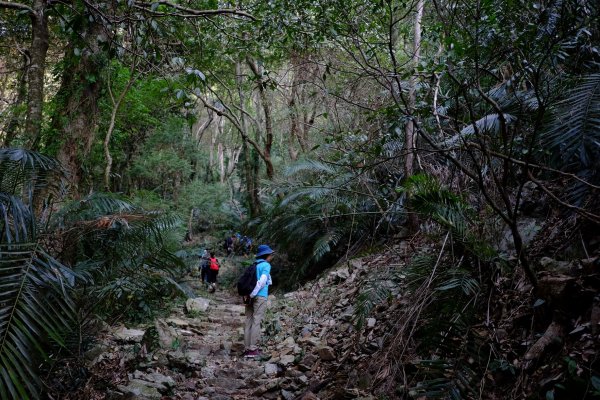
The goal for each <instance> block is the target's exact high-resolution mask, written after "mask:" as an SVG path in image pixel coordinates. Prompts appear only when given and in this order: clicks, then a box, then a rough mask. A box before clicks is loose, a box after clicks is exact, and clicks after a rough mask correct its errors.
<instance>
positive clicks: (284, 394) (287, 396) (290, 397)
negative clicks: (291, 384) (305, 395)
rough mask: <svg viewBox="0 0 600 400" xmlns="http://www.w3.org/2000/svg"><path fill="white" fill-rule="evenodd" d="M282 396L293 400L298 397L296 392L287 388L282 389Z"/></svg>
mask: <svg viewBox="0 0 600 400" xmlns="http://www.w3.org/2000/svg"><path fill="white" fill-rule="evenodd" d="M281 396H282V397H283V398H284V399H285V400H292V399H294V398H295V397H296V396H295V395H294V393H292V392H289V391H287V390H285V389H283V390H282V391H281Z"/></svg>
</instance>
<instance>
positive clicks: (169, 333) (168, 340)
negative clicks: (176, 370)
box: [154, 319, 179, 349]
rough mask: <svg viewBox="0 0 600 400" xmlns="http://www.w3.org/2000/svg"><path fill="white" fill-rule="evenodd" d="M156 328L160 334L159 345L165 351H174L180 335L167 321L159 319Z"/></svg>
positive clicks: (155, 322)
mask: <svg viewBox="0 0 600 400" xmlns="http://www.w3.org/2000/svg"><path fill="white" fill-rule="evenodd" d="M154 326H155V327H156V331H157V332H158V344H159V345H160V347H161V348H163V349H173V348H175V347H176V345H177V343H178V340H179V339H178V335H177V332H176V331H175V329H173V328H172V327H170V326H169V325H168V324H167V322H166V321H165V320H162V319H157V320H156V321H154Z"/></svg>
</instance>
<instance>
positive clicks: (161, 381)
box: [133, 371, 175, 389]
mask: <svg viewBox="0 0 600 400" xmlns="http://www.w3.org/2000/svg"><path fill="white" fill-rule="evenodd" d="M133 377H134V378H136V379H141V380H143V381H147V382H152V383H156V384H157V385H159V387H157V386H153V387H156V388H157V389H161V386H162V387H164V388H165V389H169V388H173V387H175V380H174V379H173V378H171V377H170V376H166V375H163V374H159V373H158V372H151V373H149V374H145V373H143V372H141V371H135V372H134V373H133Z"/></svg>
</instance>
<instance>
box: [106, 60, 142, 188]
mask: <svg viewBox="0 0 600 400" xmlns="http://www.w3.org/2000/svg"><path fill="white" fill-rule="evenodd" d="M129 72H130V75H129V80H128V81H127V85H125V88H124V89H123V91H122V92H121V94H120V95H119V98H118V99H117V100H116V101H115V98H114V96H113V94H112V90H111V88H110V83H109V85H108V92H109V94H110V99H111V101H112V103H113V108H112V111H111V113H110V123H109V125H108V130H107V131H106V136H105V137H104V156H105V157H106V167H105V168H104V190H106V191H107V192H110V174H111V170H112V163H113V159H112V156H111V155H110V148H109V144H110V139H111V137H112V134H113V131H114V129H115V122H116V120H117V112H118V111H119V107H120V106H121V103H122V102H123V99H124V98H125V95H126V94H127V92H129V89H130V88H131V85H132V84H133V81H134V80H135V61H134V62H133V63H132V65H131V69H130V71H129Z"/></svg>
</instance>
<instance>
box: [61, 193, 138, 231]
mask: <svg viewBox="0 0 600 400" xmlns="http://www.w3.org/2000/svg"><path fill="white" fill-rule="evenodd" d="M134 210H135V206H134V205H133V204H131V203H130V202H128V201H126V200H124V199H122V198H121V197H120V196H118V195H114V194H109V193H99V192H96V193H92V194H91V195H88V196H86V197H85V198H83V199H82V200H73V201H71V202H68V203H66V204H64V205H63V207H61V209H60V210H59V211H58V212H57V213H56V215H55V216H54V221H55V224H56V225H57V226H61V227H62V226H66V225H69V224H72V223H74V222H77V221H86V220H93V219H96V218H98V217H100V216H104V215H113V214H121V213H126V212H132V211H134Z"/></svg>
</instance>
